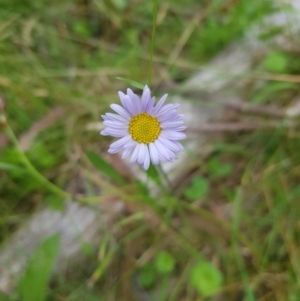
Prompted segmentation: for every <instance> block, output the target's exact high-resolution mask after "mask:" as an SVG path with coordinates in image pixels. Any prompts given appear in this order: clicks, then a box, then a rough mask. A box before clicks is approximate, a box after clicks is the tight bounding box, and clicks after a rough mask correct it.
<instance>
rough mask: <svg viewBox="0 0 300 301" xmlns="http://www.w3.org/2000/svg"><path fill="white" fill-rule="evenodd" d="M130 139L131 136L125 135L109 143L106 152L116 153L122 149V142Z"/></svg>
mask: <svg viewBox="0 0 300 301" xmlns="http://www.w3.org/2000/svg"><path fill="white" fill-rule="evenodd" d="M130 139H131V136H130V135H127V136H125V137H123V138H121V139H119V140H117V141H116V142H114V143H112V144H111V145H110V147H109V150H108V152H111V153H115V152H116V153H117V152H119V151H121V150H122V149H123V146H124V144H125V143H126V142H128V141H129V140H130ZM116 150H117V151H116Z"/></svg>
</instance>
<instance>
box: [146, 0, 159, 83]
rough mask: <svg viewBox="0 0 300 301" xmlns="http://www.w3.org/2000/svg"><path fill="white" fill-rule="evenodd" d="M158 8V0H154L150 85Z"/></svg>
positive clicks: (149, 81)
mask: <svg viewBox="0 0 300 301" xmlns="http://www.w3.org/2000/svg"><path fill="white" fill-rule="evenodd" d="M157 10H158V0H154V5H153V21H152V35H151V48H150V66H149V80H148V84H149V87H150V86H151V81H152V69H153V52H154V40H155V28H156V17H157Z"/></svg>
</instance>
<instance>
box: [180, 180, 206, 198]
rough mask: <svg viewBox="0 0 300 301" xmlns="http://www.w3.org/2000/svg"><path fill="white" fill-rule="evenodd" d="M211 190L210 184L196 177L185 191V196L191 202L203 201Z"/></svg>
mask: <svg viewBox="0 0 300 301" xmlns="http://www.w3.org/2000/svg"><path fill="white" fill-rule="evenodd" d="M208 190H209V182H208V180H206V179H205V178H201V177H199V176H197V177H194V178H193V180H192V184H191V185H190V186H189V187H187V188H186V189H185V190H184V195H185V197H186V198H187V199H188V200H189V201H192V202H193V201H195V200H198V199H202V198H203V197H204V196H205V195H206V193H207V192H208Z"/></svg>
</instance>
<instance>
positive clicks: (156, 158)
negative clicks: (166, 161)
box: [149, 142, 159, 165]
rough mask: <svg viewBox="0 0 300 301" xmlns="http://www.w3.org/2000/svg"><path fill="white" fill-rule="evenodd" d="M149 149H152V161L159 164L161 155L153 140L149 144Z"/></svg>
mask: <svg viewBox="0 0 300 301" xmlns="http://www.w3.org/2000/svg"><path fill="white" fill-rule="evenodd" d="M149 150H150V157H151V161H152V163H153V164H154V165H158V164H159V155H158V151H157V149H156V146H155V144H154V143H153V142H152V143H150V144H149Z"/></svg>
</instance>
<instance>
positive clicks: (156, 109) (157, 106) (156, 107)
mask: <svg viewBox="0 0 300 301" xmlns="http://www.w3.org/2000/svg"><path fill="white" fill-rule="evenodd" d="M167 97H168V94H165V95H164V96H163V97H162V98H161V99H160V100H159V101H158V103H157V104H156V106H155V107H154V109H153V112H152V114H154V115H156V113H158V111H159V110H160V108H161V107H162V105H163V104H164V102H165V101H166V99H167Z"/></svg>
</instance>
